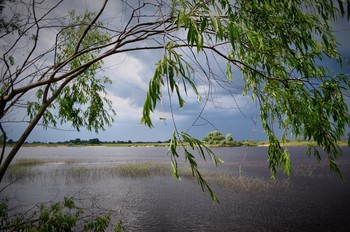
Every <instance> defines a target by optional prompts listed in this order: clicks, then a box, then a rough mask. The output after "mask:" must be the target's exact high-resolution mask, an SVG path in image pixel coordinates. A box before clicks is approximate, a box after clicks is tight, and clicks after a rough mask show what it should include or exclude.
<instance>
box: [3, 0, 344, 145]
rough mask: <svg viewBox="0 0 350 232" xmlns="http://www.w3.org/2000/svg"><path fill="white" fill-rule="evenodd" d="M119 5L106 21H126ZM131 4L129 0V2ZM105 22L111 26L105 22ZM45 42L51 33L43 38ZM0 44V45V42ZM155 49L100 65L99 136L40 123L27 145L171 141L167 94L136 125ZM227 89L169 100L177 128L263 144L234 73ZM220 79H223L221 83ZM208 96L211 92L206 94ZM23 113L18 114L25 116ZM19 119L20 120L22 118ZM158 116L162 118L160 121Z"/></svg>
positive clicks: (17, 128)
mask: <svg viewBox="0 0 350 232" xmlns="http://www.w3.org/2000/svg"><path fill="white" fill-rule="evenodd" d="M116 2H117V1H110V2H109V5H108V6H107V11H106V16H104V17H105V18H106V19H110V18H112V17H111V16H112V15H118V17H115V18H114V19H115V20H116V19H117V20H121V21H123V20H125V18H124V17H123V14H122V10H123V6H121V5H118V4H117V3H116ZM129 2H132V1H129ZM100 5H101V3H100V2H99V1H88V0H75V1H68V3H65V4H62V6H61V7H59V8H58V14H62V15H64V14H65V13H66V12H67V10H68V9H72V8H77V9H78V10H79V11H80V12H83V11H85V9H89V10H92V11H96V10H98V9H99V7H100ZM108 23H113V22H112V21H109V22H108ZM334 30H335V35H336V36H337V39H338V41H339V43H340V44H341V45H340V47H339V49H340V51H341V53H342V54H344V55H345V56H347V57H350V44H349V43H348V39H349V38H350V25H349V22H347V21H345V20H342V21H340V22H338V23H337V24H336V25H335V27H334ZM44 38H45V39H46V40H47V43H48V44H49V43H50V42H52V40H53V37H52V35H48V36H47V37H44ZM0 45H1V44H0ZM161 55H162V53H161V52H159V51H143V52H138V53H124V54H121V55H118V56H112V57H109V58H107V59H106V60H105V61H104V67H105V68H104V73H103V75H106V76H108V77H110V79H111V80H112V82H113V83H112V84H111V85H107V86H106V90H107V92H108V98H109V99H110V100H112V102H113V109H114V110H115V111H116V116H115V118H114V122H113V124H112V126H111V127H107V128H105V130H104V131H100V132H99V133H98V134H96V133H95V132H89V131H87V130H85V129H81V131H80V132H77V131H75V130H74V129H72V127H71V126H70V125H69V124H64V125H60V126H59V127H58V128H46V129H45V128H43V127H42V126H40V125H38V126H36V128H35V129H34V130H33V131H32V133H31V134H30V136H29V138H28V139H27V141H28V142H32V141H42V142H57V141H67V140H71V139H75V138H80V139H84V140H85V139H86V140H88V139H91V138H99V139H100V140H101V141H113V140H114V141H118V140H121V141H127V140H131V141H134V142H136V141H165V140H168V139H170V137H171V134H172V131H173V130H174V123H173V120H172V117H171V112H170V108H169V98H168V96H167V93H166V91H164V92H163V95H162V99H161V101H160V102H159V103H158V107H157V109H156V110H155V112H154V114H152V119H153V124H154V127H153V128H148V127H147V126H145V125H142V124H141V123H140V121H141V116H142V106H143V103H144V100H145V96H146V92H147V89H148V82H149V80H150V79H151V78H152V76H153V74H154V71H155V65H156V62H157V61H158V60H159V58H160V57H161ZM233 76H234V77H235V78H234V79H233V80H232V82H231V83H230V86H231V87H232V89H233V91H232V92H231V93H228V92H227V91H225V90H223V89H222V88H220V87H219V86H218V85H217V84H214V85H212V86H208V85H205V84H204V83H201V82H200V81H198V83H197V85H198V90H199V92H200V94H201V96H202V99H201V101H200V102H198V101H197V97H196V95H195V94H194V93H193V92H191V91H190V90H189V91H188V94H187V96H186V97H184V98H185V101H186V104H185V105H184V107H183V108H182V109H179V106H178V103H177V101H176V99H175V98H172V101H173V102H172V103H173V104H172V107H173V113H174V120H175V123H176V124H175V125H176V127H177V129H178V130H179V131H186V132H188V133H190V134H191V135H192V136H194V137H196V138H199V139H201V138H203V137H204V136H205V135H206V134H207V133H208V132H210V131H213V130H219V131H221V132H222V133H223V134H228V133H231V134H232V135H233V138H234V139H235V140H263V139H266V136H265V134H264V132H263V130H262V128H261V125H260V122H259V121H260V116H259V108H258V106H257V104H256V103H255V102H252V101H251V98H250V96H249V95H248V96H242V94H241V92H242V86H243V83H242V81H241V79H240V74H239V73H238V72H237V71H236V72H234V73H233ZM222 80H224V79H222ZM208 93H212V94H208ZM24 113H25V112H22V113H20V114H24ZM21 117H24V116H23V115H21ZM160 118H166V120H161V119H160ZM24 126H25V125H24V124H20V123H11V124H6V129H7V131H8V133H7V136H8V138H10V139H13V140H17V139H18V138H19V136H20V134H21V132H22V131H23V129H24Z"/></svg>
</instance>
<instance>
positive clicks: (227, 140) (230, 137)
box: [225, 133, 233, 143]
mask: <svg viewBox="0 0 350 232" xmlns="http://www.w3.org/2000/svg"><path fill="white" fill-rule="evenodd" d="M225 139H226V142H228V143H231V142H233V137H232V134H231V133H229V134H227V135H226V137H225Z"/></svg>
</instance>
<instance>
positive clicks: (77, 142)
mask: <svg viewBox="0 0 350 232" xmlns="http://www.w3.org/2000/svg"><path fill="white" fill-rule="evenodd" d="M3 140H4V138H0V141H3ZM169 142H170V140H165V141H153V142H145V141H136V142H133V141H131V140H127V141H123V140H117V141H116V140H113V141H101V140H100V139H98V138H92V139H89V140H84V139H80V138H76V139H71V140H65V141H58V142H43V141H33V142H25V144H75V145H95V144H133V143H138V144H143V143H169ZM15 143H16V141H14V140H13V139H8V140H7V144H9V145H11V144H15Z"/></svg>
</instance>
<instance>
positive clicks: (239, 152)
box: [0, 147, 350, 231]
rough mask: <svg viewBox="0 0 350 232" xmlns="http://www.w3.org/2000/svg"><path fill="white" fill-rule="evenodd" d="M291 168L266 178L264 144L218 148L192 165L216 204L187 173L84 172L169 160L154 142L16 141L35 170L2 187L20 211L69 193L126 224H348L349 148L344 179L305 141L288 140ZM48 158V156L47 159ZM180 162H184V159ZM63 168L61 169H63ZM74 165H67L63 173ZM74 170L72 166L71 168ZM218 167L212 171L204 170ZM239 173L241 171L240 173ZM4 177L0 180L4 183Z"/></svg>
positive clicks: (140, 227)
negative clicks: (213, 157)
mask: <svg viewBox="0 0 350 232" xmlns="http://www.w3.org/2000/svg"><path fill="white" fill-rule="evenodd" d="M289 150H290V151H291V153H292V155H291V160H292V165H293V173H292V175H291V176H290V177H287V176H285V175H284V174H282V173H279V174H278V175H277V177H278V178H277V181H276V182H272V181H270V173H269V170H268V168H267V161H266V152H267V148H266V147H249V148H243V147H239V148H217V149H214V151H215V153H216V154H217V155H218V156H219V157H220V158H221V159H223V160H224V163H223V164H221V165H220V167H219V169H217V168H216V167H215V166H214V165H213V164H212V163H211V162H210V159H208V161H207V162H204V161H202V160H200V161H199V166H200V167H201V170H203V172H204V173H206V176H207V178H208V181H209V182H210V183H211V186H212V188H213V190H214V192H215V193H216V194H217V196H218V198H219V200H220V204H216V203H214V202H213V201H212V200H211V199H210V196H209V194H208V192H207V191H206V192H202V190H201V188H200V187H199V185H198V184H197V183H196V182H194V181H193V180H192V179H191V178H189V177H188V176H183V177H182V178H181V180H180V181H179V180H174V179H173V178H172V177H171V176H170V172H169V175H163V174H162V175H151V176H144V177H143V176H138V177H125V176H118V175H108V173H107V174H106V173H103V175H92V174H91V173H89V172H88V171H82V172H80V171H79V172H77V170H81V169H82V168H84V170H85V169H86V170H96V169H103V168H107V167H114V166H118V165H123V164H128V163H164V164H169V167H170V160H169V156H168V155H167V153H166V152H167V149H166V148H161V147H146V148H145V147H23V148H21V150H20V152H19V154H18V155H17V156H16V159H23V158H26V159H41V160H46V161H47V162H45V163H44V164H41V165H38V166H35V167H34V169H35V170H37V172H35V173H36V174H34V175H30V176H27V177H25V178H22V179H20V180H18V181H17V182H15V183H14V184H13V185H11V186H10V187H8V188H7V189H6V190H5V191H3V192H2V193H1V198H4V197H8V198H9V199H10V202H11V204H12V205H16V206H18V205H21V206H22V208H19V210H21V209H22V210H25V209H26V208H28V207H31V206H32V205H33V204H35V203H37V202H49V201H58V200H61V199H63V197H64V196H73V197H74V198H75V199H78V200H80V202H81V203H82V204H84V205H85V207H86V208H98V209H100V208H111V209H113V210H114V211H113V212H114V215H115V217H116V218H118V219H122V220H123V221H124V224H125V225H126V227H127V229H128V230H129V231H348V228H350V200H349V196H350V184H349V181H350V157H349V156H350V150H349V148H344V156H343V157H342V158H341V159H340V160H339V165H340V167H341V170H342V172H343V175H344V177H345V178H346V179H347V180H348V181H346V182H345V183H344V184H342V183H340V181H339V178H338V177H337V176H335V175H333V174H331V173H330V172H329V169H328V167H327V164H326V159H325V158H326V156H325V154H322V156H323V158H324V159H323V160H322V161H321V162H317V161H316V160H315V159H314V158H313V157H311V158H309V157H307V156H306V154H305V152H306V148H303V147H293V148H289ZM49 161H50V162H49ZM179 163H180V166H186V163H185V162H184V160H183V159H180V160H179ZM62 170H65V171H62ZM70 170H73V171H72V172H69V171H70ZM74 170H75V171H74ZM215 174H217V175H218V176H217V177H216V179H215V178H210V177H211V176H213V175H215ZM239 175H241V176H243V177H244V178H242V179H239ZM6 184H7V183H6V182H4V183H2V184H1V186H0V187H2V186H4V185H6Z"/></svg>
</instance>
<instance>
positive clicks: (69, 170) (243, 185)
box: [7, 159, 313, 191]
mask: <svg viewBox="0 0 350 232" xmlns="http://www.w3.org/2000/svg"><path fill="white" fill-rule="evenodd" d="M74 162H75V161H67V162H66V161H64V163H66V165H65V166H63V167H62V168H54V169H50V170H49V171H48V172H45V173H46V174H45V175H47V176H48V177H51V178H53V177H57V176H65V178H69V179H75V180H77V181H80V180H87V179H90V180H96V179H99V178H104V177H106V176H112V177H130V178H147V177H151V176H170V175H171V167H170V165H169V164H168V163H131V164H123V165H118V166H113V167H86V166H80V165H74ZM45 163H52V161H50V160H37V159H20V160H17V161H16V162H15V163H14V164H13V165H11V166H10V168H9V170H8V173H7V177H8V178H11V179H13V178H19V177H31V176H33V175H39V174H42V172H41V171H40V170H37V169H35V168H34V166H35V165H41V164H45ZM34 170H35V171H34ZM178 172H179V176H180V178H184V179H190V180H194V179H193V176H192V171H191V169H190V168H189V167H184V166H180V167H179V170H178ZM312 172H313V169H298V170H297V175H302V176H304V175H306V176H309V175H312ZM202 175H203V177H204V178H205V179H206V180H207V181H208V182H209V183H211V184H215V185H218V186H221V187H226V188H232V189H235V190H243V191H269V190H271V189H273V188H276V187H283V188H288V187H289V185H290V183H289V181H288V180H286V179H283V180H279V181H276V180H271V179H264V178H260V177H249V176H235V175H233V174H232V173H229V172H227V171H222V170H215V171H207V170H202Z"/></svg>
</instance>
